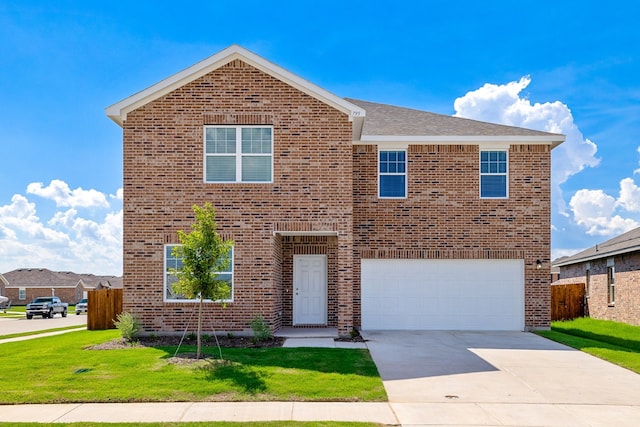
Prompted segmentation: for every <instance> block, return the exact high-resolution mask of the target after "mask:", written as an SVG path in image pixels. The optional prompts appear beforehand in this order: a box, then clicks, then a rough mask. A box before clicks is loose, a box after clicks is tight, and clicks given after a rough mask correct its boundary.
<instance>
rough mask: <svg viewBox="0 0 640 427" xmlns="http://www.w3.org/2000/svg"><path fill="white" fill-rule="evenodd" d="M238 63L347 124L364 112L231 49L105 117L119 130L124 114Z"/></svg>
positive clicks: (111, 108) (138, 95)
mask: <svg viewBox="0 0 640 427" xmlns="http://www.w3.org/2000/svg"><path fill="white" fill-rule="evenodd" d="M236 59H240V60H241V61H243V62H246V63H247V64H249V65H251V66H253V67H255V68H257V69H259V70H260V71H262V72H264V73H266V74H269V75H270V76H272V77H274V78H276V79H278V80H280V81H282V82H284V83H287V84H289V85H290V86H293V87H295V88H296V89H298V90H300V91H302V92H304V93H306V94H307V95H310V96H312V97H314V98H316V99H318V100H320V101H322V102H324V103H325V104H328V105H330V106H332V107H334V108H336V109H337V110H339V111H342V112H343V113H345V114H347V115H348V116H349V119H350V120H354V119H360V120H361V119H362V118H363V117H364V115H365V111H364V110H363V109H362V108H361V107H358V106H356V105H353V104H351V103H350V102H348V101H346V100H345V99H343V98H340V97H338V96H336V95H334V94H332V93H331V92H329V91H326V90H325V89H322V88H321V87H319V86H316V85H315V84H313V83H310V82H308V81H307V80H304V79H303V78H301V77H299V76H297V75H295V74H293V73H291V72H289V71H287V70H285V69H284V68H282V67H280V66H278V65H275V64H273V63H272V62H269V61H267V60H266V59H264V58H262V57H260V56H258V55H256V54H255V53H253V52H250V51H248V50H247V49H245V48H243V47H240V46H238V45H232V46H229V47H228V48H226V49H224V50H221V51H220V52H218V53H216V54H214V55H212V56H210V57H208V58H207V59H205V60H203V61H200V62H198V63H197V64H194V65H192V66H191V67H189V68H186V69H184V70H182V71H180V72H179V73H176V74H174V75H172V76H170V77H167V78H166V79H164V80H162V81H160V82H158V83H156V84H154V85H153V86H150V87H148V88H146V89H144V90H142V91H140V92H138V93H136V94H134V95H131V96H130V97H128V98H125V99H123V100H122V101H119V102H116V103H115V104H113V105H111V106H109V107H107V108H106V113H107V116H109V118H111V120H113V121H114V122H116V123H117V124H119V125H120V126H122V124H123V123H124V120H125V119H126V118H127V113H129V112H130V111H133V110H135V109H137V108H140V107H141V106H143V105H145V104H148V103H149V102H151V101H153V100H156V99H158V98H160V97H161V96H164V95H166V94H168V93H169V92H172V91H173V90H175V89H177V88H179V87H181V86H184V85H186V84H187V83H190V82H192V81H194V80H196V79H198V78H200V77H202V76H204V75H206V74H208V73H210V72H212V71H214V70H216V69H218V68H220V67H222V66H223V65H226V64H228V63H229V62H232V61H235V60H236Z"/></svg>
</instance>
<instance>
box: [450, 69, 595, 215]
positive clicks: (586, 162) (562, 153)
mask: <svg viewBox="0 0 640 427" xmlns="http://www.w3.org/2000/svg"><path fill="white" fill-rule="evenodd" d="M529 83H531V78H530V77H528V76H525V77H522V78H521V79H520V80H519V81H517V82H509V83H507V84H504V85H495V84H489V83H487V84H485V85H484V86H482V87H481V88H480V89H477V90H474V91H471V92H468V93H467V94H466V95H464V96H463V97H460V98H458V99H456V100H455V102H454V104H453V105H454V108H455V111H456V114H455V115H456V116H459V117H466V118H471V119H475V120H483V121H488V122H493V123H500V124H504V125H509V126H519V127H525V128H529V129H535V130H540V131H544V132H553V133H561V134H564V135H566V140H565V142H563V143H562V144H561V145H560V146H559V147H556V148H555V149H554V150H553V154H552V167H551V181H552V185H553V187H552V200H553V203H554V206H555V207H556V209H557V210H558V212H559V213H561V214H564V215H566V206H565V203H564V199H563V196H562V191H561V189H560V185H561V184H562V183H564V182H566V180H567V179H568V178H569V177H570V176H572V175H575V174H577V173H578V172H580V171H582V170H583V169H584V168H585V167H595V166H597V165H598V163H599V162H600V159H599V158H597V157H595V154H596V151H597V149H598V148H597V146H596V144H594V143H593V142H592V141H590V140H589V139H587V138H584V136H583V135H582V133H581V132H580V130H579V129H578V126H576V124H575V123H574V122H573V116H572V114H571V110H570V109H569V107H567V106H566V105H565V104H563V103H562V102H560V101H555V102H545V103H542V104H541V103H535V104H532V103H531V101H529V100H528V99H526V98H523V97H521V95H520V94H521V92H522V91H523V90H524V89H525V88H526V87H527V86H529Z"/></svg>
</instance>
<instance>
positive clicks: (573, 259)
mask: <svg viewBox="0 0 640 427" xmlns="http://www.w3.org/2000/svg"><path fill="white" fill-rule="evenodd" d="M635 251H640V227H638V228H634V229H633V230H631V231H627V232H626V233H624V234H621V235H619V236H617V237H614V238H613V239H609V240H607V241H606V242H603V243H599V244H597V245H595V246H592V247H590V248H589V249H585V250H584V251H582V252H578V253H577V254H575V255H572V256H570V257H564V258H561V259H558V260H556V261H554V263H553V265H555V266H558V267H560V266H565V265H570V264H577V263H579V262H585V261H589V260H593V259H598V258H606V257H610V256H613V255H618V254H623V253H629V252H635Z"/></svg>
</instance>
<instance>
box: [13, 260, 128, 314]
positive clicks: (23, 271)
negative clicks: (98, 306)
mask: <svg viewBox="0 0 640 427" xmlns="http://www.w3.org/2000/svg"><path fill="white" fill-rule="evenodd" d="M111 287H115V288H122V277H117V276H96V275H93V274H76V273H72V272H70V271H51V270H48V269H46V268H20V269H17V270H13V271H10V272H8V273H4V274H0V291H1V294H2V295H4V296H6V297H8V298H9V299H10V300H11V304H12V305H25V304H28V303H30V302H31V301H32V300H33V299H34V298H36V297H41V296H50V295H55V296H58V297H60V299H61V300H62V301H63V302H66V303H69V304H75V303H77V302H78V301H80V300H81V299H82V298H86V297H87V292H88V291H91V290H96V289H103V288H111Z"/></svg>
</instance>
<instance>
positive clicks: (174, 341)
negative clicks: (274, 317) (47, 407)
mask: <svg viewBox="0 0 640 427" xmlns="http://www.w3.org/2000/svg"><path fill="white" fill-rule="evenodd" d="M181 339H182V337H181V336H178V335H157V336H156V335H154V336H140V337H138V338H137V339H136V341H134V342H128V341H126V340H124V339H123V338H116V339H114V340H111V341H107V342H105V343H102V344H98V345H94V346H91V347H88V348H89V349H90V350H114V349H122V348H131V347H169V346H177V345H196V339H195V338H193V337H192V336H189V337H185V338H184V339H182V344H180V340H181ZM284 341H285V338H282V337H273V338H271V339H268V340H263V341H258V342H256V341H254V339H253V338H252V337H241V336H220V337H218V341H217V342H216V339H215V337H207V338H206V339H203V340H202V346H203V347H217V346H218V343H219V344H220V347H226V348H230V347H232V348H269V347H282V344H283V343H284ZM335 341H342V342H365V341H366V340H364V339H363V338H362V337H361V336H360V334H359V333H358V332H357V331H356V332H354V333H353V334H352V335H351V336H350V337H348V338H336V339H335ZM184 354H189V353H184Z"/></svg>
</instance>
